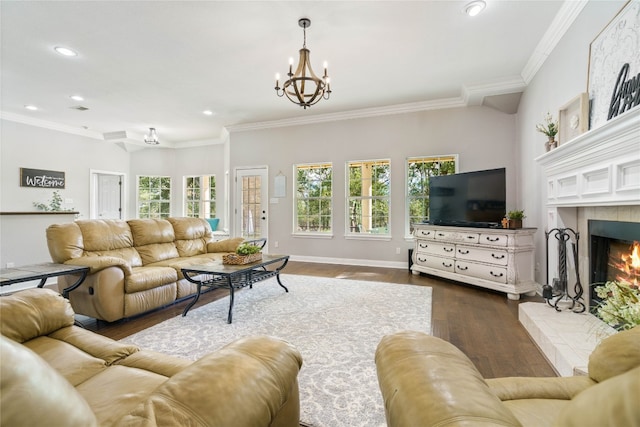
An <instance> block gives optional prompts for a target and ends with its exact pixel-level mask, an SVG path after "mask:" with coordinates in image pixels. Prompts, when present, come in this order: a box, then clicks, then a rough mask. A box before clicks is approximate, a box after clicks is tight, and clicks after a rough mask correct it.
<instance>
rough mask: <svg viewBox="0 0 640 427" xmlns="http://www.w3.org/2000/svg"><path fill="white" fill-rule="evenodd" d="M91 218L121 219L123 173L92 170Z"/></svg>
mask: <svg viewBox="0 0 640 427" xmlns="http://www.w3.org/2000/svg"><path fill="white" fill-rule="evenodd" d="M91 179H92V185H91V189H92V195H91V207H92V209H91V219H122V218H123V213H124V212H123V211H122V203H123V188H124V185H123V175H122V174H117V173H102V172H92V174H91Z"/></svg>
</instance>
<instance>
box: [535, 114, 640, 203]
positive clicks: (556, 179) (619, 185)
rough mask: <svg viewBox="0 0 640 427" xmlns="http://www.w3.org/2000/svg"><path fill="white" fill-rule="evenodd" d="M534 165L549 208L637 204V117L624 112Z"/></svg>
mask: <svg viewBox="0 0 640 427" xmlns="http://www.w3.org/2000/svg"><path fill="white" fill-rule="evenodd" d="M536 161H537V162H538V163H539V164H540V165H541V166H542V168H543V169H544V176H545V177H546V182H547V206H549V207H580V206H613V205H636V204H640V111H639V110H638V108H636V109H634V110H632V111H628V112H627V113H625V114H623V115H621V116H618V117H616V118H614V119H612V120H610V121H609V122H607V123H606V124H605V125H603V126H601V127H599V128H597V129H593V130H590V131H588V132H586V133H583V134H582V135H580V136H578V137H576V138H574V139H572V140H571V141H568V142H567V143H565V144H562V145H560V146H559V147H558V148H556V149H554V150H551V151H549V152H547V153H545V154H543V155H542V156H540V157H538V158H536Z"/></svg>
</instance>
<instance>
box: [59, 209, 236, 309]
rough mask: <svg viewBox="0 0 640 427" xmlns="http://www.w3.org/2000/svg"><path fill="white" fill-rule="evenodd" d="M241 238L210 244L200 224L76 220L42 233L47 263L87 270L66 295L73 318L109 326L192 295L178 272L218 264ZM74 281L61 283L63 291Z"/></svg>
mask: <svg viewBox="0 0 640 427" xmlns="http://www.w3.org/2000/svg"><path fill="white" fill-rule="evenodd" d="M240 242H242V239H241V238H235V239H227V240H223V241H219V242H215V241H214V240H213V235H212V234H211V226H210V225H209V223H208V222H207V221H206V220H205V219H202V218H168V219H131V220H128V221H124V220H81V221H76V222H73V223H67V224H54V225H51V226H49V227H48V228H47V245H48V247H49V253H50V254H51V259H52V260H53V261H54V262H57V263H64V264H71V265H80V266H86V267H89V268H90V271H89V274H88V276H87V278H86V279H85V281H84V282H83V284H82V285H81V286H80V287H79V288H77V289H75V290H74V291H72V292H71V293H70V294H69V300H70V301H71V305H72V306H73V309H74V310H75V312H76V313H78V314H83V315H85V316H89V317H94V318H96V319H101V320H106V321H107V322H113V321H116V320H119V319H122V318H127V317H132V316H135V315H137V314H141V313H145V312H147V311H149V310H153V309H156V308H159V307H163V306H165V305H168V304H171V303H173V302H175V301H176V300H179V299H182V298H185V297H187V296H189V295H192V294H194V293H195V292H196V285H195V284H193V283H191V282H188V281H187V280H186V279H185V278H184V277H183V276H182V272H181V269H182V268H183V267H188V266H191V265H196V264H211V263H214V262H222V256H223V255H224V254H227V253H229V252H234V251H235V250H236V248H237V246H238V245H239V244H240ZM75 280H76V279H75V278H74V277H71V276H67V277H60V278H59V279H58V287H59V289H60V291H62V290H63V289H64V288H65V287H67V286H70V285H71V284H72V283H73V281H75Z"/></svg>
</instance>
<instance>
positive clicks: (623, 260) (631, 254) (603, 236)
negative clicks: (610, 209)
mask: <svg viewBox="0 0 640 427" xmlns="http://www.w3.org/2000/svg"><path fill="white" fill-rule="evenodd" d="M588 224H589V266H590V273H591V274H590V276H591V277H590V282H589V283H591V286H590V294H589V295H590V304H589V305H590V306H591V307H594V306H595V305H597V303H598V302H599V299H598V297H597V295H596V294H595V290H594V288H595V286H594V285H597V284H602V283H604V282H607V281H623V282H627V283H631V284H635V285H636V286H637V285H639V284H640V222H623V221H601V220H589V222H588Z"/></svg>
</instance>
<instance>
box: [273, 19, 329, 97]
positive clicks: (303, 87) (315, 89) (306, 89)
mask: <svg viewBox="0 0 640 427" xmlns="http://www.w3.org/2000/svg"><path fill="white" fill-rule="evenodd" d="M298 25H300V26H301V27H302V30H303V32H304V43H303V44H302V49H300V60H299V62H298V68H296V72H295V73H294V72H293V58H289V72H288V73H287V76H289V79H288V80H287V81H285V82H284V84H283V85H282V87H280V74H276V87H275V89H276V94H277V95H278V96H280V97H281V96H283V95H287V98H289V100H290V101H291V102H293V103H294V104H298V105H299V106H301V107H302V108H304V109H306V108H307V107H311V106H312V105H314V104H316V103H317V102H318V101H320V100H321V99H323V98H324V99H329V96H331V84H330V83H329V76H328V75H327V63H326V62H325V63H324V65H323V67H324V75H323V76H322V78H318V76H316V74H315V73H314V72H313V70H312V69H311V63H310V61H309V53H310V52H309V49H307V28H308V27H310V26H311V20H310V19H308V18H301V19H299V20H298Z"/></svg>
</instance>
